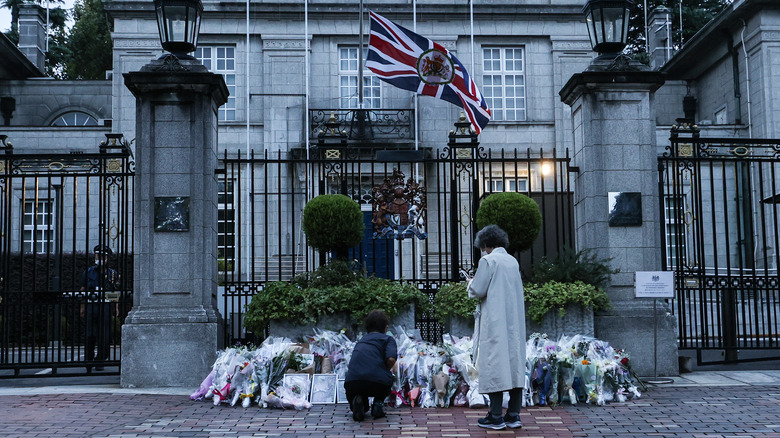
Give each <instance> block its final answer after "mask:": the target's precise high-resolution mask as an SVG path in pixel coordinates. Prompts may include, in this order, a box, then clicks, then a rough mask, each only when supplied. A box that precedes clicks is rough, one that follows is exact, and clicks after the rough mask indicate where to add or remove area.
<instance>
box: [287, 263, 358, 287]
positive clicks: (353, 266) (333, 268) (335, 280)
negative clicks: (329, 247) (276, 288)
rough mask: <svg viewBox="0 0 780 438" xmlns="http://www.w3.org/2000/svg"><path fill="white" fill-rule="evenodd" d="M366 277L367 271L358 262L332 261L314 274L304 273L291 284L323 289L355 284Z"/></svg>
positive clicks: (297, 276)
mask: <svg viewBox="0 0 780 438" xmlns="http://www.w3.org/2000/svg"><path fill="white" fill-rule="evenodd" d="M362 277H365V271H364V270H363V269H362V268H361V266H360V263H358V261H357V260H353V261H351V262H349V261H345V260H331V261H330V262H328V264H327V265H325V266H320V267H319V268H317V270H316V271H314V272H304V273H303V274H298V275H296V276H295V277H294V278H293V279H292V280H291V282H292V283H293V284H294V285H296V286H298V287H300V288H303V289H305V288H323V287H329V286H345V285H348V284H352V283H355V282H356V281H358V280H359V279H360V278H362Z"/></svg>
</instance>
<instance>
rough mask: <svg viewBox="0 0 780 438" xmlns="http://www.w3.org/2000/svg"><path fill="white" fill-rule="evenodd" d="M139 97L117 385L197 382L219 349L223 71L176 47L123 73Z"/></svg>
mask: <svg viewBox="0 0 780 438" xmlns="http://www.w3.org/2000/svg"><path fill="white" fill-rule="evenodd" d="M124 78H125V85H126V86H127V87H128V88H129V89H130V91H131V92H132V93H133V95H134V96H135V97H136V105H137V108H136V176H135V199H134V206H135V227H134V230H135V231H134V233H135V234H134V239H135V259H134V262H135V266H134V275H135V279H134V295H133V309H132V311H131V312H130V314H129V315H128V317H127V320H126V321H125V325H124V326H123V327H122V379H121V383H122V386H123V387H159V386H189V387H197V385H198V384H199V383H200V382H201V380H203V378H204V377H205V376H206V375H207V374H208V373H209V371H210V368H211V366H212V364H213V362H214V360H215V357H216V351H217V349H218V345H217V343H218V339H220V338H219V336H218V328H219V327H220V326H221V325H220V324H219V322H220V321H219V319H220V316H219V313H218V312H217V311H216V292H217V254H216V251H217V231H216V227H217V217H216V215H217V185H216V179H215V176H214V169H215V168H216V166H217V155H216V147H217V109H218V108H219V106H221V105H222V104H224V103H225V102H226V100H227V96H228V91H227V87H226V86H225V81H224V79H223V78H222V76H221V75H218V74H212V73H209V72H208V71H207V70H206V68H205V67H203V66H202V65H201V64H200V63H199V62H198V61H197V60H195V59H192V60H180V59H178V58H176V57H175V56H172V55H168V56H167V57H164V58H161V59H159V60H155V61H153V62H152V63H150V64H147V65H146V66H144V67H143V68H141V71H138V72H131V73H126V74H125V75H124Z"/></svg>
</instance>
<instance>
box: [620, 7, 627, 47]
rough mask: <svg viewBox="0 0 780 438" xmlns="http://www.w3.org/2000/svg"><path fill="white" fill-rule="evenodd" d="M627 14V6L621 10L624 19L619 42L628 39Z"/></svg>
mask: <svg viewBox="0 0 780 438" xmlns="http://www.w3.org/2000/svg"><path fill="white" fill-rule="evenodd" d="M628 14H629V10H628V8H626V9H625V10H624V11H623V17H624V20H623V36H622V37H621V38H620V41H621V42H623V41H628V17H629V15H628Z"/></svg>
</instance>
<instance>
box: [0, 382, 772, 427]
mask: <svg viewBox="0 0 780 438" xmlns="http://www.w3.org/2000/svg"><path fill="white" fill-rule="evenodd" d="M387 412H388V416H387V418H383V419H379V420H376V421H374V420H371V419H369V420H366V421H365V422H363V423H355V422H354V421H352V419H351V415H350V414H349V413H348V411H347V406H346V405H315V406H313V407H312V408H311V409H309V410H304V411H299V412H296V411H281V410H271V409H260V408H257V407H252V408H247V409H244V408H241V407H235V408H231V407H228V406H219V407H214V406H212V404H211V403H210V402H193V401H190V400H189V398H187V397H186V396H180V395H144V394H117V393H102V394H101V393H93V394H60V395H29V396H28V395H12V396H0V413H1V414H0V436H4V437H6V436H8V437H54V436H57V437H228V436H229V437H242V436H246V437H250V436H256V437H379V436H382V437H402V438H417V437H471V438H477V437H499V438H500V437H508V436H523V437H646V436H659V437H778V438H780V386H767V387H761V386H733V387H709V386H693V387H663V386H658V387H656V388H653V389H651V391H649V392H647V393H645V394H643V396H642V398H640V399H636V400H632V401H628V402H626V403H623V404H618V403H614V404H609V405H607V406H592V405H585V404H579V405H576V406H570V405H564V406H559V407H555V408H549V407H532V408H529V409H523V411H522V413H521V415H522V421H523V424H524V428H523V429H518V430H513V429H505V430H503V431H492V430H485V429H480V428H478V427H476V426H474V424H475V422H476V420H477V419H478V418H479V417H481V416H483V415H484V413H485V410H484V409H479V410H472V409H463V408H450V409H420V408H408V407H404V408H398V409H393V408H388V409H387ZM369 418H370V417H369Z"/></svg>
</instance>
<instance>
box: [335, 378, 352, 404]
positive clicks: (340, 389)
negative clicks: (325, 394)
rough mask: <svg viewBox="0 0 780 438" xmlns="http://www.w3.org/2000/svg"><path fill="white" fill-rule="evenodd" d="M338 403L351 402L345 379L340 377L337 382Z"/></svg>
mask: <svg viewBox="0 0 780 438" xmlns="http://www.w3.org/2000/svg"><path fill="white" fill-rule="evenodd" d="M336 403H349V400H347V390H346V389H345V388H344V379H338V382H337V383H336Z"/></svg>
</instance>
